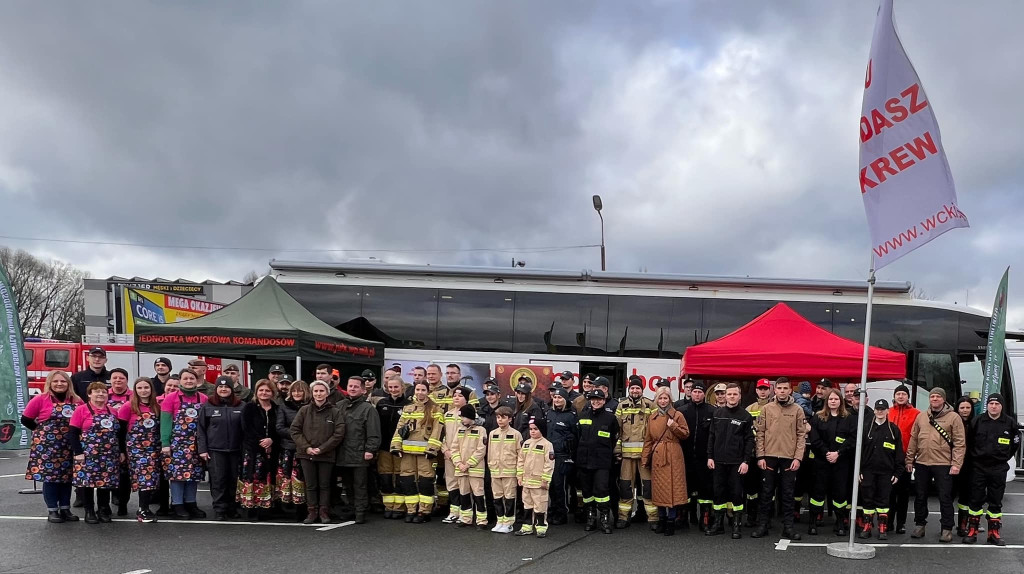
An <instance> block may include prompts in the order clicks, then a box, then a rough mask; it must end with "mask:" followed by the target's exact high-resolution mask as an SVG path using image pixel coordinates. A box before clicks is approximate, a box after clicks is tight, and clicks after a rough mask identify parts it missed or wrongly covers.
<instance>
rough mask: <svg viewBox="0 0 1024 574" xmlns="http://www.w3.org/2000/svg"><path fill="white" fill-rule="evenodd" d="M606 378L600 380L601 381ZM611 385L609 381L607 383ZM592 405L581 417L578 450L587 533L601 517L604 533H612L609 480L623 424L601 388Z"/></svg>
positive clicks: (585, 409) (577, 459)
mask: <svg viewBox="0 0 1024 574" xmlns="http://www.w3.org/2000/svg"><path fill="white" fill-rule="evenodd" d="M601 378H603V377H598V380H600V379H601ZM605 381H606V382H607V379H605ZM587 398H588V400H589V401H590V405H588V406H587V407H585V408H584V409H583V412H581V413H580V415H579V420H578V421H577V426H578V427H579V433H580V442H579V446H578V447H577V449H576V459H575V460H576V466H577V469H578V470H579V471H580V472H578V473H577V476H578V478H579V481H580V488H581V489H582V490H583V504H584V505H585V506H586V507H587V525H586V527H585V530H586V531H588V532H589V531H591V530H594V529H595V528H596V527H597V522H598V514H600V517H601V518H600V519H601V530H602V531H603V532H604V533H605V534H611V533H612V508H611V498H610V496H609V477H610V475H611V469H612V462H613V461H614V459H615V444H616V443H617V442H618V440H619V422H618V420H617V419H616V418H615V411H614V410H612V409H610V408H608V404H607V402H608V395H607V394H605V392H604V390H602V389H600V388H597V389H594V390H593V391H591V392H590V394H589V395H588V397H587Z"/></svg>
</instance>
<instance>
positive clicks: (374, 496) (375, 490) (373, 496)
mask: <svg viewBox="0 0 1024 574" xmlns="http://www.w3.org/2000/svg"><path fill="white" fill-rule="evenodd" d="M366 493H367V497H368V498H369V500H370V505H371V506H372V507H373V509H374V512H383V510H380V509H382V508H383V507H384V499H383V498H382V497H381V494H382V492H381V489H380V474H379V473H378V472H377V459H374V460H371V461H370V462H368V463H367V466H366Z"/></svg>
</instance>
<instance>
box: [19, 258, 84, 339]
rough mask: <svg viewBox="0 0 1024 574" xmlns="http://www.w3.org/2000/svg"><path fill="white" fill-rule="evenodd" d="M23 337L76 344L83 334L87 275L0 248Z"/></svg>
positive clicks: (70, 268)
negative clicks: (69, 341)
mask: <svg viewBox="0 0 1024 574" xmlns="http://www.w3.org/2000/svg"><path fill="white" fill-rule="evenodd" d="M0 265H3V267H4V269H6V270H7V276H8V277H9V278H10V280H11V289H12V290H13V291H14V295H15V297H16V300H17V304H18V318H19V319H20V320H21V329H22V331H23V332H24V334H25V335H27V336H36V337H52V338H56V339H68V340H76V339H78V338H80V337H81V335H82V334H83V333H85V291H84V289H85V284H84V282H83V280H84V279H86V278H87V277H88V276H89V275H88V273H85V272H84V271H80V270H79V269H77V268H75V267H74V266H72V265H70V264H67V263H64V262H61V261H49V262H47V261H43V260H41V259H39V258H37V257H35V256H34V255H32V254H31V253H28V252H27V251H24V250H21V249H19V250H17V251H14V250H12V249H10V248H8V247H0Z"/></svg>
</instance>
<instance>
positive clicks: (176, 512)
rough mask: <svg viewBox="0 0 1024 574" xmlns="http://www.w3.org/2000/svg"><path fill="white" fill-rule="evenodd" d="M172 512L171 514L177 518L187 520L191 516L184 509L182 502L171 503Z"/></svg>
mask: <svg viewBox="0 0 1024 574" xmlns="http://www.w3.org/2000/svg"><path fill="white" fill-rule="evenodd" d="M172 513H173V514H172V516H174V518H177V519H178V520H188V519H190V518H192V517H191V516H189V513H188V511H187V510H185V505H184V504H175V505H173V506H172Z"/></svg>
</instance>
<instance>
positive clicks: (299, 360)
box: [295, 355, 302, 381]
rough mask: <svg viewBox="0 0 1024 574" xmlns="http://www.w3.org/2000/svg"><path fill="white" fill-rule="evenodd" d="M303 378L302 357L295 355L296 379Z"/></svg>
mask: <svg viewBox="0 0 1024 574" xmlns="http://www.w3.org/2000/svg"><path fill="white" fill-rule="evenodd" d="M301 378H302V357H300V356H298V355H295V380H296V381H298V380H299V379H301Z"/></svg>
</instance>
